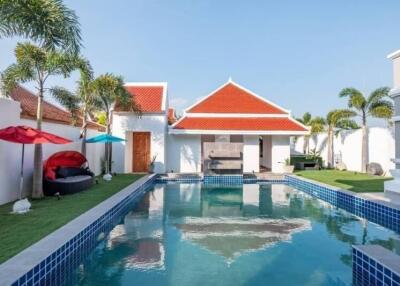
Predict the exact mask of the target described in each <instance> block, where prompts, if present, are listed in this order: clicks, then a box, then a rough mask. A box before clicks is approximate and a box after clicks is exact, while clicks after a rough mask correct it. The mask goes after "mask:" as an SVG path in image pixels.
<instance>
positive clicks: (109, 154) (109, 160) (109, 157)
mask: <svg viewBox="0 0 400 286" xmlns="http://www.w3.org/2000/svg"><path fill="white" fill-rule="evenodd" d="M106 116H107V118H106V122H107V125H106V133H107V134H111V122H110V112H107V115H106ZM111 144H112V143H106V154H105V155H106V158H107V164H108V165H107V168H106V169H107V170H108V172H109V173H110V174H111V171H112V150H111Z"/></svg>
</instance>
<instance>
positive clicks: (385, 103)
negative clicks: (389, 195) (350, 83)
mask: <svg viewBox="0 0 400 286" xmlns="http://www.w3.org/2000/svg"><path fill="white" fill-rule="evenodd" d="M389 90H390V88H389V87H380V88H377V89H375V90H374V91H373V92H372V93H371V94H370V95H369V96H368V97H365V96H364V95H363V94H362V92H361V91H359V90H357V89H355V88H352V87H348V88H344V89H342V91H341V92H340V93H339V97H348V106H349V108H351V109H352V110H354V112H355V113H356V114H357V115H358V116H360V117H361V130H362V144H361V171H362V172H366V171H367V164H368V130H367V118H368V117H376V118H383V119H386V120H389V119H391V118H392V116H393V103H392V102H391V101H389V100H387V99H388V98H389V97H388V94H389Z"/></svg>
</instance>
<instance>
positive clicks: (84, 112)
mask: <svg viewBox="0 0 400 286" xmlns="http://www.w3.org/2000/svg"><path fill="white" fill-rule="evenodd" d="M77 68H78V69H79V72H80V79H79V81H78V88H77V90H76V91H75V93H72V92H70V91H69V90H67V89H65V88H63V87H54V88H52V89H51V94H52V95H53V97H54V98H55V99H56V100H57V101H58V102H59V103H60V104H61V105H63V106H64V107H65V108H66V109H68V110H69V111H70V112H71V114H72V116H73V117H74V118H75V119H77V118H78V117H79V116H81V117H82V125H81V139H82V146H81V152H82V154H83V155H85V156H86V135H87V122H88V118H89V115H90V114H92V113H93V112H95V111H96V110H97V109H98V108H99V107H100V101H99V98H98V97H96V95H95V93H94V92H92V88H91V84H92V80H93V71H92V67H91V65H90V63H89V62H88V61H87V60H86V59H83V58H79V59H77Z"/></svg>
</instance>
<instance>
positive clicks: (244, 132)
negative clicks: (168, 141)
mask: <svg viewBox="0 0 400 286" xmlns="http://www.w3.org/2000/svg"><path fill="white" fill-rule="evenodd" d="M168 133H169V134H172V135H212V134H218V135H219V134H221V135H288V136H302V135H308V134H309V133H310V132H309V131H300V130H297V131H296V130H199V129H174V128H171V127H170V128H169V132H168Z"/></svg>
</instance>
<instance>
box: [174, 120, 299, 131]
mask: <svg viewBox="0 0 400 286" xmlns="http://www.w3.org/2000/svg"><path fill="white" fill-rule="evenodd" d="M174 129H190V130H239V131H307V129H305V128H304V127H303V126H301V125H300V124H299V123H298V122H296V121H295V120H292V119H290V118H288V117H276V118H273V117H185V118H183V119H182V120H181V121H180V122H178V124H177V125H175V126H174Z"/></svg>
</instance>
